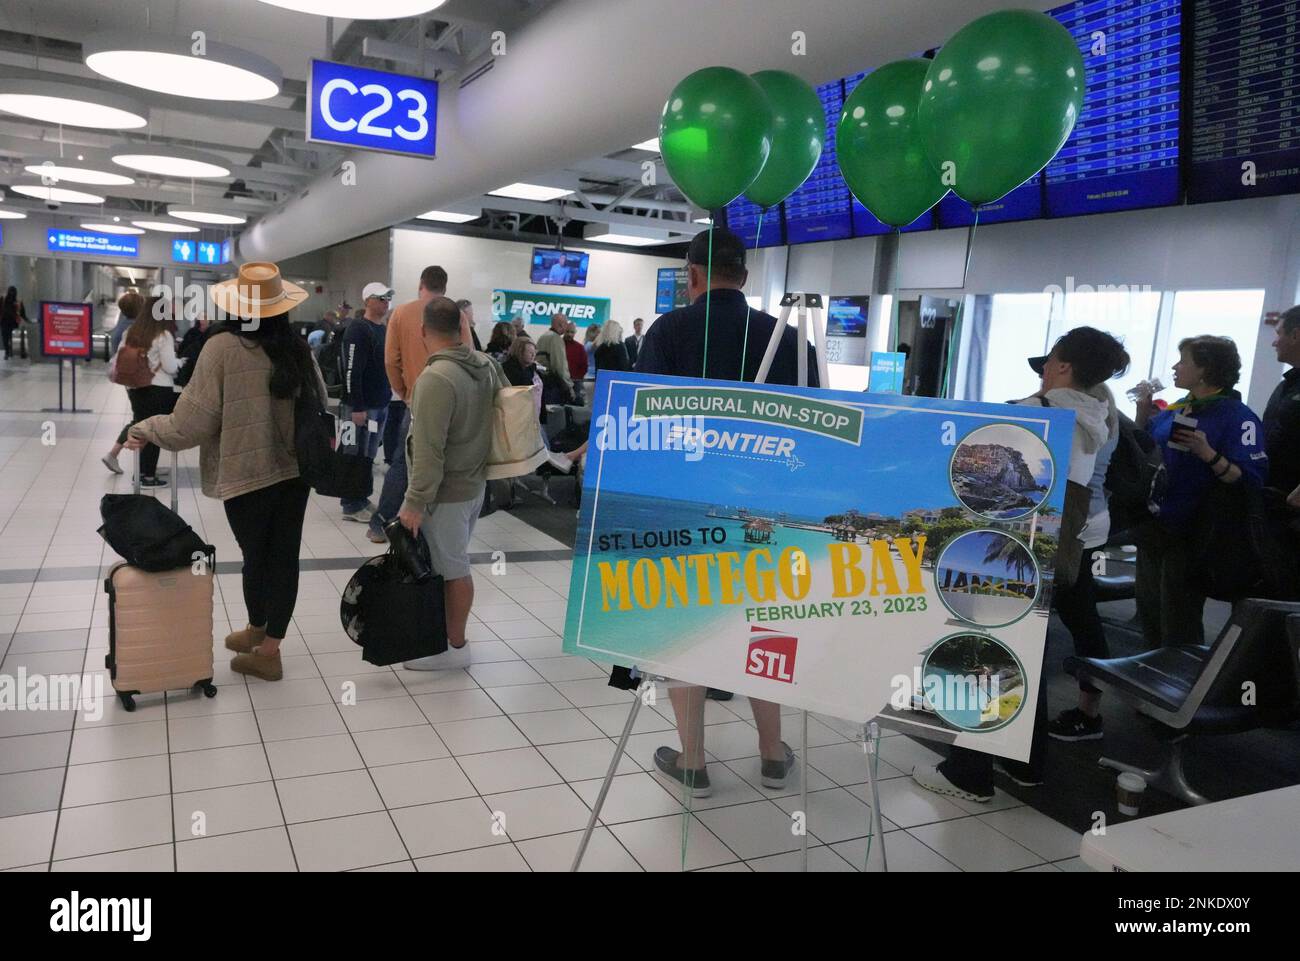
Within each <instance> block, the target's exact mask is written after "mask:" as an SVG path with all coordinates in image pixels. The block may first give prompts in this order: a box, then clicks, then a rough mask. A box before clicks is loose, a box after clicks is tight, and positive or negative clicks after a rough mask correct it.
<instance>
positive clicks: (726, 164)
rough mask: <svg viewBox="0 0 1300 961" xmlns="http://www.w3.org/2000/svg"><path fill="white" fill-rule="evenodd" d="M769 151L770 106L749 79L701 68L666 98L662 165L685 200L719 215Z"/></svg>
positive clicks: (727, 69)
mask: <svg viewBox="0 0 1300 961" xmlns="http://www.w3.org/2000/svg"><path fill="white" fill-rule="evenodd" d="M771 149H772V107H771V106H770V105H769V104H768V102H767V97H766V96H765V95H764V93H763V88H762V87H760V86H759V85H758V84H757V83H756V82H755V81H754V80H753V79H751V78H750V77H747V76H746V75H745V74H743V73H741V72H740V71H739V70H733V69H732V68H730V67H705V68H704V69H703V70H697V71H695V73H693V74H691V75H690V76H689V77H686V78H685V79H684V80H682V81H681V82H680V83H679V84H677V86H676V87H674V88H673V92H672V93H671V94H669V96H668V100H667V102H666V103H665V104H664V112H663V116H662V117H661V118H660V120H659V151H660V153H662V154H663V158H664V166H665V167H667V168H668V173H669V175H670V176H671V177H672V178H673V182H674V183H676V184H677V188H678V189H679V190H680V191H681V192H682V193H683V194H684V195H685V196H686V199H687V200H689V201H690V202H691V203H693V204H695V205H696V206H697V207H703V208H704V209H705V210H718V209H720V208H722V207H725V206H726V205H727V204H729V203H731V202H732V201H733V200H735V199H736V198H737V197H739V196H740V195H741V194H742V193H744V192H745V188H747V187H748V186H749V185H750V184H752V183H753V182H754V178H755V177H757V176H758V174H759V172H760V171H761V170H762V169H763V164H765V163H766V162H767V157H768V154H769V153H770V152H771Z"/></svg>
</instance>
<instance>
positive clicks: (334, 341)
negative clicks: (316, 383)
mask: <svg viewBox="0 0 1300 961" xmlns="http://www.w3.org/2000/svg"><path fill="white" fill-rule="evenodd" d="M316 362H317V363H318V364H320V374H321V377H322V379H324V381H325V389H326V390H327V391H328V392H329V393H330V395H331V396H336V395H335V391H336V390H337V391H340V392H341V391H342V389H343V337H342V336H341V335H339V334H335V335H334V336H333V337H332V338H331V339H330V342H329V343H328V344H326V345H325V346H324V347H322V348H321V349H320V353H319V354H318V355H317V356H316Z"/></svg>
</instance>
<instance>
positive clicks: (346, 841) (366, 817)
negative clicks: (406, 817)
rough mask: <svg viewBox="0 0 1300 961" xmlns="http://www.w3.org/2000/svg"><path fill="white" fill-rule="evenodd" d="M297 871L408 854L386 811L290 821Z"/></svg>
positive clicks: (390, 860) (382, 861) (357, 864)
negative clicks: (297, 821)
mask: <svg viewBox="0 0 1300 961" xmlns="http://www.w3.org/2000/svg"><path fill="white" fill-rule="evenodd" d="M289 837H290V839H291V840H292V842H293V850H294V853H295V854H296V855H297V858H298V869H299V870H300V871H348V870H351V869H353V868H364V867H369V866H371V865H376V864H390V863H393V862H396V861H402V860H404V859H405V858H407V857H409V855H408V853H407V851H406V847H405V845H403V844H402V838H401V836H400V835H399V834H398V833H397V829H396V828H394V827H393V821H392V819H391V818H390V817H389V816H388V815H387V814H385V813H383V812H379V813H376V814H358V815H355V816H353V817H345V818H334V819H332V820H329V821H308V822H306V823H303V824H291V825H289Z"/></svg>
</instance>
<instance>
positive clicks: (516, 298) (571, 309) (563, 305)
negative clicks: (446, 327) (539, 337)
mask: <svg viewBox="0 0 1300 961" xmlns="http://www.w3.org/2000/svg"><path fill="white" fill-rule="evenodd" d="M555 314H564V315H565V316H567V317H568V318H569V319H570V320H571V321H573V322H574V323H575V324H577V325H578V326H579V327H590V326H591V325H592V324H603V323H604V322H605V321H607V320H609V299H608V298H607V297H575V296H573V295H572V294H542V293H537V292H535V291H531V290H494V291H492V317H493V319H495V320H509V319H510V318H511V317H514V316H516V315H518V316H520V317H522V318H523V319H524V323H528V324H541V325H543V326H545V325H547V324H549V323H550V322H551V317H552V316H553V315H555Z"/></svg>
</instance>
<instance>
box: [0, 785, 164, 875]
mask: <svg viewBox="0 0 1300 961" xmlns="http://www.w3.org/2000/svg"><path fill="white" fill-rule="evenodd" d="M171 809H172V799H171V798H169V797H152V798H141V799H137V800H132V801H114V802H112V803H110V804H91V805H87V806H86V807H78V808H68V809H67V810H65V811H63V812H62V813H61V815H60V817H59V834H58V837H57V838H55V842H54V859H55V860H56V861H61V860H63V859H65V858H79V857H85V856H86V855H89V854H105V853H107V852H109V851H123V850H126V849H127V848H141V847H146V846H148V845H151V844H162V843H164V842H166V843H170V842H171V841H172V816H171ZM0 823H3V822H0Z"/></svg>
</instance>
